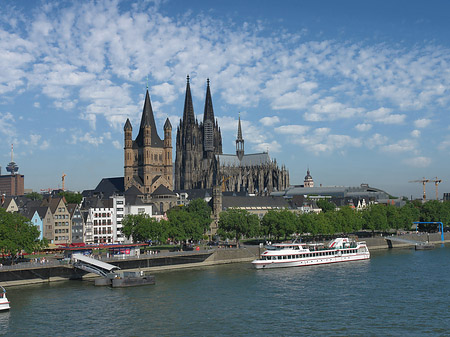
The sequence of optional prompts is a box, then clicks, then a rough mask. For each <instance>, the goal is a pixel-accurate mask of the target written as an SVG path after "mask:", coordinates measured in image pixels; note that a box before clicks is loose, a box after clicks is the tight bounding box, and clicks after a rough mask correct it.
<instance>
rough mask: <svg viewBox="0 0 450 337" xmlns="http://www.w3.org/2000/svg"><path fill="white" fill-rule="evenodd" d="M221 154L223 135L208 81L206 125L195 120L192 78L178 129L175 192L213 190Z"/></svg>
mask: <svg viewBox="0 0 450 337" xmlns="http://www.w3.org/2000/svg"><path fill="white" fill-rule="evenodd" d="M221 153H222V136H221V133H220V128H219V126H218V123H217V120H215V118H214V108H213V103H212V97H211V89H210V82H209V79H208V80H207V82H206V98H205V108H204V112H203V122H201V123H200V124H199V123H198V121H197V120H196V119H195V114H194V106H193V103H192V95H191V86H190V82H189V76H188V77H187V83H186V96H185V100H184V110H183V119H182V120H180V125H179V127H178V129H177V137H176V158H175V189H176V190H188V189H196V188H211V187H212V183H211V181H212V179H211V174H210V172H211V168H212V167H214V165H212V164H213V163H212V162H213V161H215V160H216V158H215V155H216V154H221Z"/></svg>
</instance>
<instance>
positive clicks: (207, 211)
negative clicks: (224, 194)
mask: <svg viewBox="0 0 450 337" xmlns="http://www.w3.org/2000/svg"><path fill="white" fill-rule="evenodd" d="M186 210H187V211H188V212H189V213H190V214H191V215H192V216H193V217H194V221H196V222H197V223H198V224H199V225H200V227H201V228H202V229H203V233H205V232H206V231H207V230H208V229H209V226H210V225H211V221H212V220H211V207H209V205H208V203H207V202H206V201H205V200H203V199H195V200H192V201H191V202H190V203H189V205H187V207H186Z"/></svg>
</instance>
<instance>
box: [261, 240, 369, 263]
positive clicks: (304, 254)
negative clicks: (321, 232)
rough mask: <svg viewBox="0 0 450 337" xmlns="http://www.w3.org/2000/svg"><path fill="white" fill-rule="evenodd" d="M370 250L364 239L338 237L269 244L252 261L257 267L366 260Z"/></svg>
mask: <svg viewBox="0 0 450 337" xmlns="http://www.w3.org/2000/svg"><path fill="white" fill-rule="evenodd" d="M368 258H370V252H369V249H368V248H367V245H366V243H365V242H364V241H361V242H356V241H355V240H352V239H349V238H337V239H334V240H332V241H330V242H329V243H328V244H327V245H324V244H306V243H278V244H273V245H271V246H268V247H267V249H266V250H265V251H264V252H263V253H262V254H261V256H260V258H259V259H257V260H254V261H253V262H252V264H253V266H254V267H255V268H256V269H267V268H280V267H300V266H311V265H316V264H325V263H336V262H347V261H357V260H365V259H368Z"/></svg>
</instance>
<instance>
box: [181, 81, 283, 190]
mask: <svg viewBox="0 0 450 337" xmlns="http://www.w3.org/2000/svg"><path fill="white" fill-rule="evenodd" d="M216 185H221V186H222V191H223V192H227V191H229V192H247V193H249V194H255V195H269V194H270V193H271V192H273V191H282V190H285V189H286V188H287V187H288V186H289V172H288V171H287V169H286V168H285V167H284V166H282V167H281V168H279V167H278V165H277V162H276V161H275V160H271V159H270V156H269V154H268V153H267V152H263V153H255V154H245V151H244V139H243V137H242V127H241V119H240V117H239V121H238V130H237V139H236V154H223V153H222V135H221V132H220V127H219V125H218V122H217V120H215V118H214V109H213V104H212V97H211V90H210V83H209V80H207V85H206V99H205V107H204V113H203V121H202V122H200V123H199V122H198V121H197V120H196V118H195V114H194V106H193V104H192V96H191V89H190V84H189V76H188V77H187V84H186V96H185V102H184V111H183V118H182V119H181V120H180V125H179V127H178V129H177V136H176V159H175V190H189V189H207V188H212V187H213V186H216Z"/></svg>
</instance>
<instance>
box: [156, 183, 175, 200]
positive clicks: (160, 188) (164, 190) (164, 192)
mask: <svg viewBox="0 0 450 337" xmlns="http://www.w3.org/2000/svg"><path fill="white" fill-rule="evenodd" d="M161 195H174V196H176V195H177V194H176V193H175V192H173V191H171V190H169V189H168V188H167V187H166V186H164V185H163V184H161V185H159V186H158V188H157V189H156V190H154V191H153V193H152V197H156V196H161Z"/></svg>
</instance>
